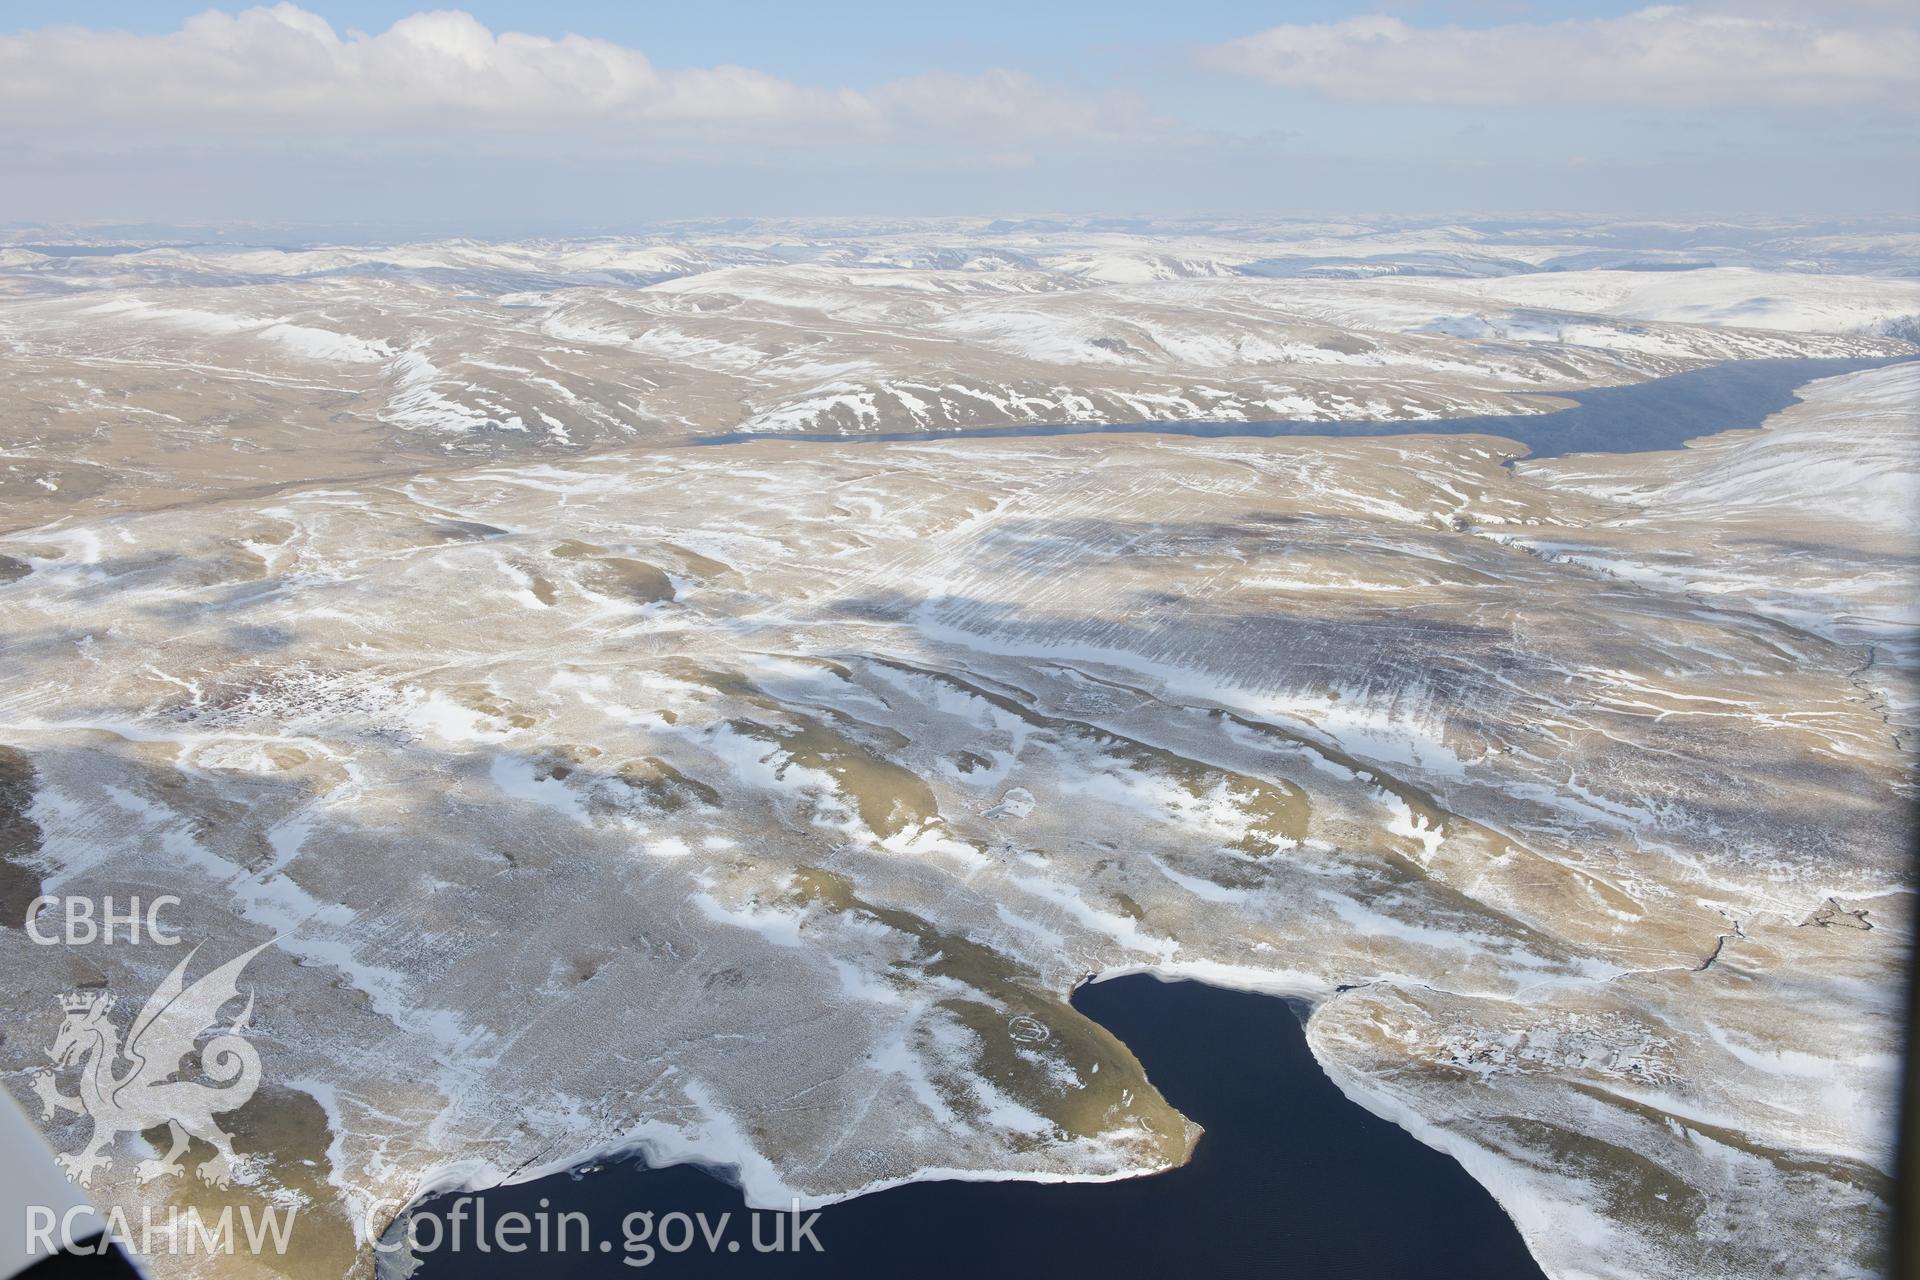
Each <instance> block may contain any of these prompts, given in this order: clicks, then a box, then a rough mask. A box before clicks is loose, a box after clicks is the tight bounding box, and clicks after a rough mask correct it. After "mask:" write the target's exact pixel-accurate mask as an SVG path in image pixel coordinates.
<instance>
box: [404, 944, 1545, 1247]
mask: <svg viewBox="0 0 1920 1280" xmlns="http://www.w3.org/2000/svg"><path fill="white" fill-rule="evenodd" d="M1073 1003H1074V1006H1075V1007H1076V1008H1078V1009H1079V1010H1080V1011H1081V1012H1082V1013H1084V1014H1086V1015H1087V1016H1088V1017H1091V1018H1094V1019H1096V1020H1097V1021H1099V1022H1100V1023H1102V1024H1104V1025H1105V1026H1106V1027H1107V1028H1108V1029H1109V1030H1111V1031H1112V1032H1113V1033H1114V1034H1115V1035H1117V1036H1118V1037H1119V1038H1120V1039H1121V1040H1123V1041H1125V1042H1126V1044H1127V1045H1128V1047H1129V1048H1131V1049H1132V1050H1133V1051H1134V1053H1135V1055H1137V1056H1138V1057H1139V1059H1140V1061H1141V1063H1142V1064H1143V1065H1144V1066H1145V1067H1146V1069H1147V1075H1148V1077H1149V1078H1150V1079H1151V1080H1153V1082H1154V1083H1155V1084H1156V1085H1157V1086H1158V1087H1159V1088H1160V1090H1161V1092H1162V1093H1163V1094H1165V1095H1166V1097H1167V1099H1168V1100H1169V1101H1171V1102H1172V1103H1173V1104H1174V1105H1175V1106H1177V1107H1178V1108H1180V1110H1181V1111H1183V1112H1185V1113H1186V1114H1187V1115H1188V1116H1190V1117H1192V1118H1193V1119H1194V1120H1197V1121H1198V1122H1199V1123H1200V1124H1201V1125H1203V1126H1204V1127H1205V1128H1206V1131H1207V1132H1206V1134H1205V1136H1204V1137H1202V1138H1201V1140H1200V1144H1199V1146H1198V1148H1197V1149H1196V1151H1195V1153H1194V1157H1193V1159H1192V1160H1191V1161H1190V1162H1189V1163H1188V1164H1187V1165H1185V1166H1184V1167H1182V1168H1179V1169H1174V1170H1170V1171H1168V1172H1166V1173H1161V1174H1156V1175H1153V1176H1151V1177H1145V1178H1133V1179H1128V1180H1126V1181H1123V1182H1110V1183H1098V1184H1084V1183H1083V1184H1072V1183H1021V1182H999V1183H982V1182H922V1183H914V1184H912V1185H909V1186H904V1187H897V1188H894V1189H892V1190H889V1191H882V1192H878V1193H876V1194H873V1195H868V1196H861V1197H858V1198H856V1199H854V1200H850V1201H846V1202H843V1203H841V1204H837V1205H833V1206H831V1207H829V1208H827V1209H825V1210H823V1211H821V1213H820V1217H819V1218H818V1220H817V1221H815V1222H814V1224H813V1228H812V1233H811V1238H812V1239H813V1240H816V1241H818V1243H819V1244H820V1245H821V1247H822V1251H821V1252H813V1251H812V1250H811V1249H806V1250H804V1251H802V1252H779V1253H774V1252H766V1253H759V1252H755V1251H754V1250H753V1248H752V1243H751V1242H752V1237H751V1235H750V1233H749V1230H748V1227H747V1223H746V1221H745V1220H746V1217H747V1210H746V1208H745V1206H744V1205H743V1203H742V1201H741V1198H740V1195H739V1193H738V1192H737V1191H736V1190H735V1189H734V1188H733V1187H731V1186H730V1185H728V1184H727V1183H725V1182H723V1181H721V1180H720V1179H719V1178H717V1177H715V1176H713V1175H710V1174H708V1173H705V1172H702V1171H700V1170H698V1169H695V1168H692V1167H689V1166H684V1165H681V1166H675V1167H670V1168H665V1169H648V1168H645V1167H643V1166H640V1165H637V1164H633V1163H625V1164H618V1165H612V1166H608V1167H604V1168H600V1169H597V1170H595V1171H593V1172H590V1173H586V1174H583V1175H579V1176H574V1175H567V1174H562V1175H558V1176H555V1177H551V1178H545V1179H542V1180H540V1181H538V1182H531V1183H526V1184H523V1185H520V1186H516V1187H506V1188H501V1189H498V1190H495V1191H490V1192H487V1193H485V1194H484V1195H483V1196H480V1197H477V1199H479V1200H481V1201H482V1202H483V1206H484V1209H483V1211H484V1213H485V1215H486V1217H487V1219H488V1220H490V1221H497V1219H498V1216H499V1215H501V1214H505V1213H508V1212H511V1211H520V1212H525V1213H528V1214H532V1213H534V1212H535V1211H536V1210H537V1209H539V1208H540V1207H541V1202H542V1201H546V1202H547V1209H546V1211H547V1212H548V1213H549V1214H553V1213H557V1212H560V1211H563V1210H579V1211H582V1212H584V1213H585V1214H586V1215H587V1216H588V1218H589V1219H590V1220H591V1232H590V1235H589V1236H588V1238H589V1240H590V1241H591V1242H592V1243H589V1244H588V1245H587V1246H586V1247H574V1248H572V1249H571V1250H570V1251H567V1252H558V1251H553V1250H549V1251H548V1252H546V1253H538V1252H536V1251H534V1250H529V1251H528V1252H526V1253H523V1254H517V1255H513V1254H502V1253H499V1252H493V1253H489V1254H482V1253H479V1252H477V1251H475V1250H473V1249H472V1248H471V1247H467V1248H463V1249H462V1250H461V1251H460V1252H458V1253H457V1254H455V1253H452V1252H450V1251H448V1250H446V1249H444V1248H443V1249H442V1250H441V1251H439V1252H435V1253H430V1254H427V1255H426V1256H425V1259H424V1266H423V1267H422V1269H421V1270H420V1271H419V1272H417V1273H416V1274H418V1275H422V1276H425V1277H430V1278H432V1280H456V1278H464V1277H489V1276H528V1275H543V1276H555V1277H567V1278H568V1280H572V1278H573V1277H584V1276H616V1275H626V1276H632V1275H634V1274H636V1273H637V1274H655V1273H665V1274H669V1275H699V1276H713V1275H726V1276H740V1275H754V1276H773V1277H785V1276H806V1277H815V1276H839V1277H859V1276H888V1277H891V1276H895V1275H899V1276H908V1277H940V1278H944V1277H989V1278H990V1280H1025V1278H1026V1277H1029V1276H1032V1277H1053V1278H1071V1277H1081V1276H1100V1277H1111V1276H1146V1275H1151V1276H1155V1277H1164V1278H1165V1280H1181V1278H1183V1277H1188V1276H1195V1277H1209V1278H1211V1277H1241V1276H1267V1277H1286V1276H1300V1277H1303V1278H1304V1277H1312V1278H1313V1280H1346V1278H1350V1280H1465V1278H1468V1277H1470V1278H1471V1280H1509V1278H1513V1280H1518V1278H1521V1277H1525V1278H1528V1280H1539V1278H1540V1276H1541V1272H1540V1270H1539V1268H1538V1267H1537V1266H1535V1264H1534V1262H1533V1260H1532V1258H1531V1257H1530V1256H1529V1255H1528V1253H1527V1251H1526V1248H1525V1246H1523V1245H1522V1244H1521V1242H1520V1236H1519V1233H1518V1232H1517V1231H1516V1230H1515V1228H1514V1226H1513V1223H1512V1222H1511V1221H1510V1220H1509V1219H1508V1218H1507V1216H1506V1215H1505V1213H1503V1212H1502V1211H1501V1209H1500V1207H1499V1206H1498V1205H1496V1204H1495V1203H1494V1201H1493V1198H1492V1197H1491V1196H1490V1195H1488V1194H1487V1192H1486V1191H1485V1190H1483V1189H1482V1188H1481V1187H1480V1186H1479V1184H1477V1183H1475V1182H1474V1181H1473V1180H1472V1179H1471V1178H1469V1177H1468V1176H1467V1175H1466V1173H1465V1171H1463V1170H1462V1169H1461V1168H1460V1166H1459V1165H1458V1164H1456V1163H1454V1161H1453V1160H1451V1159H1450V1158H1448V1157H1446V1156H1443V1155H1441V1154H1440V1153H1438V1152H1436V1151H1433V1150H1431V1149H1429V1148H1427V1147H1425V1146H1423V1145H1421V1144H1420V1143H1419V1142H1418V1141H1416V1140H1415V1139H1414V1138H1413V1137H1412V1136H1410V1135H1409V1134H1407V1133H1406V1132H1405V1131H1403V1130H1401V1129H1400V1128H1398V1127H1397V1126H1395V1125H1393V1124H1390V1123H1388V1122H1387V1121H1385V1120H1381V1119H1379V1118H1377V1117H1375V1116H1374V1115H1372V1114H1370V1113H1369V1112H1367V1111H1366V1110H1364V1109H1363V1108H1361V1107H1359V1106H1357V1105H1355V1104H1354V1103H1352V1102H1349V1101H1348V1100H1347V1099H1346V1098H1345V1097H1344V1096H1343V1095H1342V1094H1341V1093H1340V1091H1339V1090H1338V1089H1336V1088H1335V1087H1334V1085H1333V1082H1332V1081H1330V1080H1329V1079H1328V1078H1327V1076H1326V1074H1325V1073H1324V1072H1323V1071H1322V1070H1321V1069H1320V1066H1319V1064H1318V1063H1316V1062H1315V1061H1314V1059H1313V1055H1312V1054H1311V1052H1310V1051H1309V1050H1308V1048H1307V1043H1306V1034H1305V1029H1304V1027H1303V1025H1302V1022H1301V1017H1302V1015H1303V1013H1304V1009H1303V1008H1302V1007H1301V1006H1297V1005H1295V1004H1292V1003H1290V1002H1287V1001H1284V1000H1279V999H1275V998H1273V997H1271V996H1261V995H1253V994H1249V993H1246V992H1237V991H1225V990H1221V989H1219V988H1215V987H1208V986H1204V985H1201V984H1199V983H1193V982H1160V981H1157V980H1155V979H1153V978H1150V977H1144V976H1132V977H1124V978H1117V979H1114V980H1113V981H1110V982H1102V983H1095V984H1093V985H1090V986H1085V987H1082V988H1081V989H1080V990H1079V991H1078V992H1077V993H1076V994H1075V995H1074V998H1073ZM453 1203H454V1201H453V1198H452V1197H446V1196H443V1197H440V1198H438V1199H436V1200H433V1201H430V1202H428V1203H427V1204H426V1205H424V1206H422V1209H421V1212H422V1213H424V1214H426V1215H432V1216H437V1217H438V1218H439V1220H440V1221H441V1223H443V1224H444V1223H447V1222H448V1221H449V1219H448V1216H447V1215H448V1211H449V1209H450V1207H451V1206H452V1205H453ZM646 1210H651V1211H652V1212H653V1213H654V1214H655V1215H656V1221H663V1220H664V1216H665V1215H667V1214H669V1213H674V1212H679V1213H683V1214H688V1215H692V1214H695V1213H704V1214H706V1215H707V1218H708V1221H709V1223H710V1224H711V1223H714V1222H717V1220H718V1217H719V1215H720V1214H723V1213H730V1214H731V1215H732V1219H731V1221H730V1223H729V1227H728V1230H727V1231H726V1232H725V1233H724V1236H718V1235H717V1236H716V1237H715V1238H716V1239H717V1240H719V1243H718V1244H717V1246H716V1248H714V1249H713V1250H709V1248H708V1247H707V1246H706V1244H705V1243H704V1242H703V1241H702V1240H701V1237H700V1236H699V1235H698V1234H697V1232H696V1233H694V1234H693V1235H692V1238H693V1239H694V1241H695V1243H694V1244H693V1246H692V1247H691V1248H690V1249H688V1250H686V1251H685V1252H678V1253H669V1252H665V1251H663V1250H660V1249H659V1248H658V1247H657V1246H658V1244H659V1243H660V1237H658V1236H654V1237H652V1238H651V1239H650V1240H649V1241H647V1242H646V1243H649V1244H652V1245H654V1246H655V1248H654V1252H653V1253H652V1254H651V1255H650V1256H649V1255H647V1254H645V1252H644V1251H639V1252H637V1253H636V1254H634V1255H633V1256H635V1257H647V1258H648V1265H647V1266H646V1267H645V1269H644V1270H640V1269H638V1268H637V1267H636V1266H634V1265H632V1264H631V1263H630V1262H629V1261H628V1260H627V1257H628V1255H627V1253H626V1249H625V1246H624V1245H623V1239H624V1235H623V1230H622V1220H623V1219H624V1218H626V1216H627V1215H629V1214H632V1213H634V1212H636V1211H646ZM466 1212H467V1219H468V1222H469V1223H470V1222H471V1221H472V1220H473V1218H474V1212H475V1211H474V1207H473V1206H472V1205H468V1206H466ZM777 1216H785V1215H773V1214H763V1218H764V1219H766V1222H765V1223H764V1224H763V1231H762V1235H761V1237H760V1238H761V1240H762V1242H763V1243H771V1242H772V1240H773V1226H772V1222H773V1221H774V1220H775V1218H776V1217H777ZM417 1225H418V1226H419V1227H421V1228H424V1229H422V1230H420V1231H419V1236H418V1238H420V1239H421V1240H422V1241H423V1242H425V1241H428V1240H430V1239H432V1238H433V1237H434V1234H435V1232H434V1229H433V1228H432V1227H431V1226H430V1225H429V1224H426V1223H421V1224H417ZM467 1230H468V1232H469V1238H470V1234H471V1228H470V1227H469V1228H468V1229H467ZM783 1230H784V1228H783ZM580 1234H581V1233H579V1232H575V1233H574V1235H573V1236H571V1237H570V1241H577V1240H578V1239H579V1237H580ZM449 1238H450V1237H449ZM672 1238H673V1240H674V1242H675V1243H678V1242H679V1236H678V1235H677V1234H675V1235H674V1236H673V1237H672ZM789 1239H791V1237H789ZM600 1241H605V1242H607V1245H608V1248H607V1250H606V1251H605V1252H602V1251H601V1250H600V1249H599V1247H598V1242H600ZM729 1243H732V1244H735V1245H737V1246H738V1248H737V1249H736V1250H735V1251H733V1252H729V1251H728V1244H729Z"/></svg>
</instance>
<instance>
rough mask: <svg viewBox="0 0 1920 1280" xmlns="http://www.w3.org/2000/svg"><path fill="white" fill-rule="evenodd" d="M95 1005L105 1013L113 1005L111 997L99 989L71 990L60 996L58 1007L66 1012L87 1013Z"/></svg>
mask: <svg viewBox="0 0 1920 1280" xmlns="http://www.w3.org/2000/svg"><path fill="white" fill-rule="evenodd" d="M96 1005H97V1006H98V1007H99V1009H100V1011H101V1012H102V1013H105V1012H106V1011H107V1010H108V1009H110V1008H112V1007H113V997H112V996H110V995H107V994H105V993H103V992H99V991H73V992H69V993H68V994H66V995H64V996H61V997H60V1007H61V1008H62V1009H64V1010H66V1011H67V1012H68V1013H88V1012H91V1011H92V1010H93V1009H94V1007H95V1006H96Z"/></svg>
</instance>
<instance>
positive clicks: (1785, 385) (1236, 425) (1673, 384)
mask: <svg viewBox="0 0 1920 1280" xmlns="http://www.w3.org/2000/svg"><path fill="white" fill-rule="evenodd" d="M1913 358H1914V357H1912V356H1885V357H1880V358H1877V359H1831V360H1828V359H1820V360H1811V359H1810V360H1733V361H1729V362H1728V363H1726V364H1719V365H1713V366H1710V367H1708V368H1705V369H1693V370H1689V371H1688V372H1686V373H1676V374H1673V375H1671V376H1669V377H1665V378H1653V379H1650V380H1648V381H1646V382H1638V383H1634V384H1633V385H1631V386H1624V387H1600V388H1597V389H1595V390H1591V391H1542V392H1539V393H1537V394H1541V395H1554V396H1558V397H1561V398H1563V399H1568V400H1572V401H1575V402H1576V403H1575V404H1574V405H1573V407H1572V408H1568V409H1561V410H1558V411H1556V412H1553V413H1532V414H1526V413H1516V414H1488V415H1485V416H1482V417H1476V418H1434V419H1429V420H1427V421H1424V422H1376V421H1364V422H1299V421H1275V422H1122V423H1114V424H1110V425H1100V424H1097V423H1077V424H1074V425H1071V426H1019V427H977V428H970V429H968V430H964V431H888V432H868V433H851V434H845V435H839V434H828V433H817V434H816V433H802V434H795V435H790V434H787V433H784V432H780V433H774V432H750V431H734V432H729V433H727V434H726V435H717V436H703V437H701V438H700V439H699V440H697V441H695V443H696V444H739V443H741V442H744V441H748V440H814V441H823V442H825V441H831V442H834V443H838V444H850V443H857V442H860V441H876V442H878V441H889V440H890V441H906V440H928V439H940V438H951V437H955V436H960V437H966V438H969V439H987V440H992V439H1004V438H1010V437H1021V436H1083V435H1174V436H1208V437H1214V436H1336V437H1352V436H1405V435H1494V436H1503V437H1505V438H1506V439H1508V440H1515V441H1518V442H1519V443H1521V444H1523V445H1525V446H1527V449H1528V451H1529V452H1530V454H1531V456H1532V457H1535V458H1553V457H1558V456H1560V455H1561V454H1566V453H1646V452H1651V451H1654V450H1659V449H1678V448H1679V447H1680V446H1681V445H1683V444H1685V443H1686V442H1687V441H1689V440H1695V439H1698V438H1700V437H1701V436H1709V435H1713V434H1715V433H1717V432H1721V431H1734V430H1742V429H1747V428H1752V427H1757V426H1759V425H1760V424H1761V423H1762V422H1763V421H1765V420H1766V418H1767V417H1768V416H1769V415H1771V414H1775V413H1778V412H1780V410H1782V409H1785V408H1786V407H1787V406H1789V405H1791V404H1793V403H1794V402H1795V401H1796V400H1797V399H1798V398H1799V397H1797V396H1795V395H1794V392H1795V391H1796V390H1797V389H1799V388H1800V387H1803V386H1805V385H1806V384H1807V383H1809V382H1811V381H1813V380H1814V379H1815V378H1827V377H1832V376H1833V375H1834V374H1839V373H1854V372H1857V371H1859V370H1862V369H1877V368H1880V367H1881V366H1883V365H1889V364H1899V363H1901V362H1902V361H1905V360H1911V359H1913Z"/></svg>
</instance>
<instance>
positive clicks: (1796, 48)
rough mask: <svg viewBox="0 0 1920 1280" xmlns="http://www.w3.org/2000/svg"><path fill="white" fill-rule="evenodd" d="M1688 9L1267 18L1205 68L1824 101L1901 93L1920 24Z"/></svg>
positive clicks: (1488, 89) (1409, 98) (1617, 99)
mask: <svg viewBox="0 0 1920 1280" xmlns="http://www.w3.org/2000/svg"><path fill="white" fill-rule="evenodd" d="M1848 7H1849V8H1850V9H1851V10H1852V12H1851V14H1850V15H1849V17H1850V19H1851V20H1850V21H1847V22H1845V23H1844V24H1841V23H1836V22H1831V21H1821V20H1816V19H1814V18H1811V17H1807V16H1800V15H1803V14H1809V13H1820V12H1821V10H1819V9H1817V8H1812V7H1809V6H1804V5H1803V6H1789V5H1785V4H1779V3H1775V4H1766V5H1760V6H1751V7H1747V8H1744V9H1740V10H1733V11H1729V10H1726V9H1715V10H1708V9H1703V8H1698V7H1694V8H1689V7H1684V6H1669V7H1661V8H1651V9H1642V10H1639V11H1638V12H1635V13H1629V14H1624V15H1622V16H1619V17H1613V18H1591V19H1569V20H1565V21H1560V22H1546V23H1509V24H1506V25H1502V26H1494V27H1485V28H1467V27H1414V26H1409V25H1408V24H1406V23H1405V22H1402V21H1400V20H1399V19H1398V18H1388V17H1364V18H1351V19H1348V20H1347V21H1344V22H1335V23H1321V24H1314V25H1292V26H1280V27H1274V28H1272V29H1271V30H1268V31H1263V32H1260V33H1259V34H1257V35H1251V36H1246V37H1244V38H1242V39H1239V40H1232V41H1229V42H1227V43H1225V44H1219V45H1210V46H1207V47H1205V48H1203V49H1201V50H1200V51H1199V53H1198V57H1199V59H1200V61H1201V62H1202V64H1203V65H1206V66H1210V67H1213V68H1215V69H1217V70H1221V71H1227V72H1232V73H1235V74H1240V75H1248V76H1255V77H1258V78H1259V79H1262V80H1265V81H1268V82H1269V83H1271V84H1276V85H1284V86H1288V87H1291V88H1301V89H1311V90H1316V91H1318V92H1320V93H1323V94H1326V95H1327V96H1329V97H1334V98H1343V99H1350V100H1366V101H1387V102H1419V103H1448V104H1462V105H1489V106H1568V107H1584V106H1610V107H1617V106H1627V107H1635V106H1647V107H1732V106H1747V107H1765V106H1779V107H1831V106H1846V105H1865V104H1875V103H1894V102H1896V101H1904V102H1910V101H1911V95H1912V94H1913V93H1914V92H1915V90H1916V88H1920V29H1916V27H1915V25H1914V23H1913V21H1912V19H1911V12H1912V11H1911V7H1910V5H1907V6H1903V13H1904V14H1905V15H1906V16H1907V17H1908V21H1906V22H1905V23H1897V22H1894V21H1881V20H1880V19H1879V18H1878V16H1877V15H1879V14H1881V13H1885V14H1886V15H1887V17H1888V18H1889V19H1891V18H1892V17H1893V13H1894V6H1892V5H1885V6H1882V5H1880V4H1877V3H1876V4H1859V3H1856V4H1853V5H1851V6H1848Z"/></svg>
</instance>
